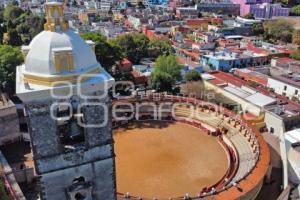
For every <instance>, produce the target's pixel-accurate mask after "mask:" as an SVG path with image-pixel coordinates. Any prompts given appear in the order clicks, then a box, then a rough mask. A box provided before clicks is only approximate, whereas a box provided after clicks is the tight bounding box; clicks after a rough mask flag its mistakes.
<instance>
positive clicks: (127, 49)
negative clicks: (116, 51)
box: [110, 33, 149, 63]
mask: <svg viewBox="0 0 300 200" xmlns="http://www.w3.org/2000/svg"><path fill="white" fill-rule="evenodd" d="M110 44H112V45H114V46H118V47H119V48H120V49H121V51H122V52H123V56H124V57H126V58H128V59H129V60H130V61H131V62H133V63H138V62H139V61H140V60H141V58H142V57H144V56H146V55H147V50H148V44H149V39H148V38H147V37H146V35H145V34H141V33H131V34H125V35H121V36H118V37H117V38H115V39H112V40H111V41H110Z"/></svg>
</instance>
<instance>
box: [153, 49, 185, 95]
mask: <svg viewBox="0 0 300 200" xmlns="http://www.w3.org/2000/svg"><path fill="white" fill-rule="evenodd" d="M180 71H181V67H180V66H179V65H178V63H177V60H176V57H175V56H174V55H168V56H166V55H162V56H159V57H158V58H157V59H156V61H155V66H154V70H153V72H152V74H151V85H152V88H153V89H155V90H157V91H159V92H162V91H168V92H170V91H172V86H173V85H174V84H175V83H176V81H179V80H180V78H181V72H180Z"/></svg>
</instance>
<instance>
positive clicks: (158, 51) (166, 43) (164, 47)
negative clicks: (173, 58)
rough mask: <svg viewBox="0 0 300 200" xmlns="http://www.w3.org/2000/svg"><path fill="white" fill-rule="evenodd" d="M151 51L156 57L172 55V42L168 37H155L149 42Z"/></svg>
mask: <svg viewBox="0 0 300 200" xmlns="http://www.w3.org/2000/svg"><path fill="white" fill-rule="evenodd" d="M149 51H151V52H153V54H154V56H155V57H157V56H159V55H170V54H171V53H173V47H172V43H171V41H170V40H168V39H153V40H151V41H150V43H149Z"/></svg>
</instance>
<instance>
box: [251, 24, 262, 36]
mask: <svg viewBox="0 0 300 200" xmlns="http://www.w3.org/2000/svg"><path fill="white" fill-rule="evenodd" d="M251 32H252V34H253V35H261V34H263V33H264V27H263V25H262V24H261V23H254V24H252V26H251Z"/></svg>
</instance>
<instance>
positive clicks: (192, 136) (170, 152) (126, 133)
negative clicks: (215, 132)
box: [114, 122, 228, 198]
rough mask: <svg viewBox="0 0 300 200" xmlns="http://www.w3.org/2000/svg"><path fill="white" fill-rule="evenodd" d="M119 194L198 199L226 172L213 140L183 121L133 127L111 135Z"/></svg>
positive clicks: (222, 155) (221, 153) (224, 160)
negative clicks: (188, 195) (112, 137)
mask: <svg viewBox="0 0 300 200" xmlns="http://www.w3.org/2000/svg"><path fill="white" fill-rule="evenodd" d="M114 140H115V153H116V168H117V169H116V171H117V189H118V192H122V193H126V192H130V194H132V195H134V196H142V197H148V198H153V197H156V198H168V197H179V196H183V195H184V194H186V193H189V194H190V195H196V194H197V193H198V192H199V191H200V190H201V189H202V188H203V187H205V186H210V185H213V184H214V183H216V182H217V181H219V180H220V179H221V178H222V177H223V175H224V174H225V173H226V170H227V168H228V161H227V156H226V152H225V151H224V149H223V148H222V147H221V146H220V145H219V143H218V141H217V138H215V137H212V136H208V135H207V134H204V133H201V131H200V130H199V129H197V128H195V127H192V126H190V125H187V124H183V123H178V122H176V123H167V122H151V123H149V122H147V123H141V122H138V123H134V124H132V125H130V126H128V127H126V129H124V128H122V129H121V128H120V129H117V130H115V131H114Z"/></svg>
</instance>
